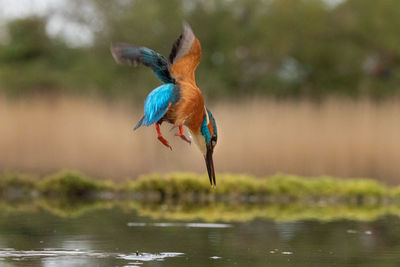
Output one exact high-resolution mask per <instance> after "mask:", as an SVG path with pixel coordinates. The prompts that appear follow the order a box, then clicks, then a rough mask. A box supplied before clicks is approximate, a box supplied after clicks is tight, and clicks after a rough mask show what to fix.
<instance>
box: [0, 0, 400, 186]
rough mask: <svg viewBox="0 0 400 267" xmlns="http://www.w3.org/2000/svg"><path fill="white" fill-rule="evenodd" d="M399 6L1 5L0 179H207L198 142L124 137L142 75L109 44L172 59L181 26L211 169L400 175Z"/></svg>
mask: <svg viewBox="0 0 400 267" xmlns="http://www.w3.org/2000/svg"><path fill="white" fill-rule="evenodd" d="M399 17H400V1H397V0H381V1H373V0H347V1H346V0H240V1H239V0H219V1H218V0H192V1H183V0H170V1H156V0H146V1H145V0H118V1H101V0H85V1H83V0H35V1H31V0H19V1H11V0H0V25H1V26H0V171H18V172H28V173H35V174H47V173H50V172H54V171H58V170H60V169H64V168H67V169H76V170H80V171H82V172H85V173H86V174H88V175H92V176H97V177H103V178H112V179H115V180H119V179H124V178H126V177H131V178H135V177H136V176H137V175H139V174H143V173H151V172H167V171H195V172H201V173H205V166H204V165H205V164H204V160H203V158H202V155H201V154H200V153H199V152H198V151H197V148H196V147H195V146H194V145H192V146H188V145H187V144H186V143H185V142H182V141H181V140H178V138H176V137H174V132H171V131H170V126H168V125H163V126H162V131H163V132H164V133H165V135H166V137H167V139H169V140H170V143H171V145H172V146H173V149H174V150H173V152H171V151H169V150H168V149H166V148H165V147H163V146H162V145H161V144H160V143H159V142H158V140H157V139H156V133H155V130H154V129H153V128H152V127H151V128H141V129H139V130H138V131H136V132H133V131H132V128H133V126H134V125H135V124H136V122H137V121H138V120H139V119H140V117H141V115H142V113H143V103H144V100H145V97H146V95H147V94H148V93H149V92H150V91H151V90H152V89H153V88H155V87H157V86H158V85H159V84H160V82H159V81H158V80H157V78H156V77H155V76H154V74H153V73H152V71H151V70H149V69H148V68H145V67H143V66H141V67H137V68H135V69H133V68H130V67H128V66H121V65H117V64H116V63H115V62H114V60H113V58H112V56H111V54H110V51H109V47H110V44H111V43H112V42H127V43H132V44H135V45H139V46H146V47H149V48H152V49H154V50H156V51H158V52H160V53H161V54H163V55H165V56H168V54H169V51H170V49H171V46H172V44H173V42H174V41H175V39H176V38H177V37H178V36H179V34H180V33H181V31H182V21H183V20H186V21H188V22H189V23H190V24H191V26H192V28H193V30H194V32H195V34H196V35H197V37H198V38H199V40H200V41H201V44H202V49H203V55H202V61H201V63H200V65H199V67H198V69H197V72H196V80H197V84H198V86H199V87H200V89H201V90H202V91H203V93H204V95H205V98H206V103H207V106H209V107H210V109H211V110H212V112H213V114H214V116H215V117H216V120H217V123H218V126H219V140H218V146H217V148H216V152H215V165H216V170H217V173H218V172H219V173H222V172H229V173H248V174H254V175H257V176H265V175H270V174H274V173H276V172H283V173H291V174H299V175H306V176H317V175H332V176H338V177H370V178H375V179H379V180H381V181H383V182H386V183H390V184H398V183H399V181H400V180H399V177H400V168H399V166H398V165H399V163H400V119H399V118H400V87H399V82H400V30H399V29H400V20H399Z"/></svg>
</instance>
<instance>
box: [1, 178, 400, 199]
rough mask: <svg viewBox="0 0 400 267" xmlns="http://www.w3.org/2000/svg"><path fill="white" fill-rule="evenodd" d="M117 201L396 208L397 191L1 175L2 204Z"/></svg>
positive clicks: (343, 183)
mask: <svg viewBox="0 0 400 267" xmlns="http://www.w3.org/2000/svg"><path fill="white" fill-rule="evenodd" d="M34 197H50V198H78V199H79V198H83V199H85V198H91V199H104V198H118V199H132V198H133V199H140V200H145V201H151V202H160V201H161V202H162V201H169V200H174V201H184V202H214V201H218V202H274V203H288V202H307V203H328V204H329V203H350V204H388V203H391V204H396V203H400V187H399V186H395V187H388V186H386V185H383V184H381V183H378V182H377V181H374V180H370V179H337V178H332V177H327V176H324V177H316V178H307V177H299V176H293V175H286V174H276V175H273V176H270V177H260V178H257V177H254V176H250V175H240V174H219V175H218V180H217V186H216V187H211V186H210V184H209V182H208V178H207V177H206V176H205V175H199V174H193V173H169V174H163V175H161V174H150V175H143V176H140V177H139V178H138V179H135V180H127V181H125V182H122V183H119V184H116V183H113V182H111V181H108V180H104V179H95V178H90V177H87V176H86V175H84V174H81V173H79V172H73V171H61V172H59V173H55V174H52V175H48V176H46V177H35V176H31V175H21V174H12V173H3V174H2V175H0V198H3V199H9V198H34Z"/></svg>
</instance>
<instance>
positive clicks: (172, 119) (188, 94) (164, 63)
mask: <svg viewBox="0 0 400 267" xmlns="http://www.w3.org/2000/svg"><path fill="white" fill-rule="evenodd" d="M111 54H112V56H113V58H114V59H115V61H116V62H117V63H118V64H128V65H131V66H137V65H138V64H143V65H145V66H147V67H149V68H151V69H152V70H153V72H154V74H155V75H156V76H157V78H158V79H159V80H160V81H161V82H163V84H162V85H160V86H159V87H157V88H155V89H154V90H153V91H151V92H150V93H149V95H148V96H147V98H146V100H145V103H144V115H143V117H142V118H141V119H140V120H139V122H138V123H137V124H136V126H135V127H134V130H136V129H138V128H139V127H140V126H150V125H153V124H154V125H155V128H156V131H157V138H158V140H159V141H160V142H161V143H162V144H163V145H164V146H166V147H168V148H170V149H172V148H171V146H170V145H169V143H168V141H167V140H166V139H165V138H164V137H163V136H162V134H161V131H160V125H161V124H162V123H163V122H167V123H170V124H172V125H173V128H178V129H179V131H178V133H176V134H175V136H178V137H180V138H181V139H182V140H183V141H185V142H187V143H189V144H190V143H191V141H190V139H188V138H187V137H186V136H185V134H184V131H183V126H185V127H187V128H188V129H189V131H190V133H191V135H192V138H193V140H194V142H195V144H196V145H197V147H198V148H199V149H200V151H201V153H202V154H203V156H204V159H205V162H206V166H207V172H208V177H209V180H210V184H211V186H216V183H215V171H214V162H213V153H214V148H215V146H216V144H217V125H216V122H215V119H214V117H213V115H212V113H211V111H210V110H209V109H208V108H206V106H205V105H204V98H203V95H202V93H201V91H200V89H199V88H198V87H197V85H196V81H195V75H194V73H195V70H196V68H197V66H198V64H199V62H200V59H201V45H200V41H199V40H198V39H197V37H196V36H195V35H194V33H193V30H192V28H191V27H190V25H189V24H188V23H186V22H184V23H183V33H182V34H181V35H180V36H179V38H178V39H177V40H176V41H175V42H174V44H173V45H172V49H171V52H170V54H169V58H168V59H167V58H165V57H164V56H163V55H161V54H159V53H157V52H155V51H153V50H151V49H149V48H146V47H138V46H132V45H129V44H126V43H115V44H112V45H111Z"/></svg>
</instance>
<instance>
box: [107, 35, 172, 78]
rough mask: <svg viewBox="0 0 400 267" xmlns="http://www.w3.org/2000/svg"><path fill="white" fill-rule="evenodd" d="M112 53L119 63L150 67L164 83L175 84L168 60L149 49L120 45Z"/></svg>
mask: <svg viewBox="0 0 400 267" xmlns="http://www.w3.org/2000/svg"><path fill="white" fill-rule="evenodd" d="M111 52H112V55H113V56H114V58H115V60H116V61H117V62H118V63H126V64H130V65H135V64H137V63H142V64H143V65H145V66H147V67H150V68H151V69H152V70H153V71H154V73H155V74H156V76H157V77H158V79H160V81H162V82H163V83H175V80H174V78H172V77H171V74H170V73H169V68H168V60H167V59H166V58H165V57H164V56H163V55H160V54H159V53H157V52H155V51H153V50H151V49H149V48H146V47H135V46H131V45H128V44H125V43H118V44H114V45H113V46H112V47H111Z"/></svg>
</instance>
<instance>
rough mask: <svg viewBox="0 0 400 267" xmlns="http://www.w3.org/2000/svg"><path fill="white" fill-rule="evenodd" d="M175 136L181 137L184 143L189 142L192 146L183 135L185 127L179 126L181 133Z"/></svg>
mask: <svg viewBox="0 0 400 267" xmlns="http://www.w3.org/2000/svg"><path fill="white" fill-rule="evenodd" d="M175 136H179V137H180V138H182V139H183V140H184V141H186V142H188V143H189V144H191V143H192V142H191V141H190V140H189V139H188V138H187V137H186V136H185V135H184V134H183V127H182V126H179V133H177V134H175Z"/></svg>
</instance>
